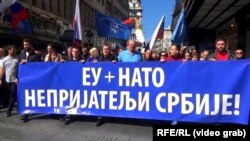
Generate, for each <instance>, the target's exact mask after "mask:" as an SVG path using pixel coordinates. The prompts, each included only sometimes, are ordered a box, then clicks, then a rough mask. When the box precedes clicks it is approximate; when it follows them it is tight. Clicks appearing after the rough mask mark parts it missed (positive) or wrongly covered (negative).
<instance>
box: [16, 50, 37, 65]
mask: <svg viewBox="0 0 250 141" xmlns="http://www.w3.org/2000/svg"><path fill="white" fill-rule="evenodd" d="M26 58H27V56H26V51H25V50H22V51H21V53H20V55H19V61H20V62H21V61H22V60H26ZM27 61H28V62H40V61H41V56H40V55H39V54H36V53H35V52H34V51H32V52H31V53H30V54H29V56H28V58H27Z"/></svg>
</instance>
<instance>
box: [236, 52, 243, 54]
mask: <svg viewBox="0 0 250 141" xmlns="http://www.w3.org/2000/svg"><path fill="white" fill-rule="evenodd" d="M235 54H243V52H236V53H235Z"/></svg>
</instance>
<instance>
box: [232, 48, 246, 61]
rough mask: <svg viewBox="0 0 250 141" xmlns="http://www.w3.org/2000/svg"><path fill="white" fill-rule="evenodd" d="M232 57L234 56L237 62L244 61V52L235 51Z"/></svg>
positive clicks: (240, 50)
mask: <svg viewBox="0 0 250 141" xmlns="http://www.w3.org/2000/svg"><path fill="white" fill-rule="evenodd" d="M234 55H235V57H236V59H237V60H241V59H244V52H243V50H242V49H236V50H235V52H234Z"/></svg>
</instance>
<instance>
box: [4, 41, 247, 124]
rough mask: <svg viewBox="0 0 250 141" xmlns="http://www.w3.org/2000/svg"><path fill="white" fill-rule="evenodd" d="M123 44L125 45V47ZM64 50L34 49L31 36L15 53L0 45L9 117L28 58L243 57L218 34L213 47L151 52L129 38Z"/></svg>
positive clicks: (13, 48) (12, 48) (99, 120)
mask: <svg viewBox="0 0 250 141" xmlns="http://www.w3.org/2000/svg"><path fill="white" fill-rule="evenodd" d="M124 48H125V47H124ZM65 52H67V54H60V53H59V52H57V49H56V47H55V45H54V44H52V43H50V44H48V45H47V54H42V53H40V52H38V51H36V50H34V46H33V42H32V40H31V39H28V38H26V39H24V40H23V50H22V51H21V52H20V54H17V47H16V46H15V45H8V46H7V48H0V109H1V108H4V107H7V111H6V114H5V116H6V117H10V116H11V113H12V110H13V107H14V105H15V103H16V98H17V85H18V76H17V71H18V65H19V64H25V63H28V62H42V61H43V62H66V61H71V62H72V61H74V62H75V61H79V62H81V63H83V62H105V61H109V62H113V63H115V62H139V61H161V62H164V61H204V60H212V61H215V60H231V59H234V60H236V59H237V60H238V59H244V52H243V50H242V49H236V50H235V52H233V53H230V52H229V51H228V49H227V45H226V40H225V39H224V38H219V39H217V40H216V41H215V51H213V52H210V51H209V50H202V51H198V50H197V49H195V48H193V49H189V48H188V47H185V46H184V47H182V48H180V46H179V45H177V44H173V45H171V47H170V49H169V51H162V52H159V53H158V52H154V51H152V50H150V49H147V50H146V51H145V52H144V53H141V52H139V51H137V50H136V42H135V41H134V40H129V41H128V42H127V49H122V48H121V49H120V50H112V49H111V47H110V45H108V44H104V45H103V46H102V49H101V50H99V49H98V48H96V47H92V48H90V49H89V48H87V47H82V48H79V47H74V46H71V47H68V48H67V51H65ZM28 119H29V115H28V114H24V115H22V117H21V120H23V121H24V122H26V121H28ZM61 120H63V121H64V122H65V123H66V124H68V123H70V122H71V116H69V115H66V116H65V117H63V118H62V119H61ZM101 123H102V117H98V118H97V123H96V125H101Z"/></svg>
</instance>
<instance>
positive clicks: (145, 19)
mask: <svg viewBox="0 0 250 141" xmlns="http://www.w3.org/2000/svg"><path fill="white" fill-rule="evenodd" d="M174 3H175V0H142V8H143V13H142V25H143V33H144V38H145V40H146V41H147V40H148V39H150V38H151V35H152V34H153V32H154V30H155V28H156V26H157V24H158V22H159V21H160V19H161V17H162V15H163V14H164V13H165V26H164V27H165V28H166V27H167V26H170V25H171V22H172V13H173V9H174Z"/></svg>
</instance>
